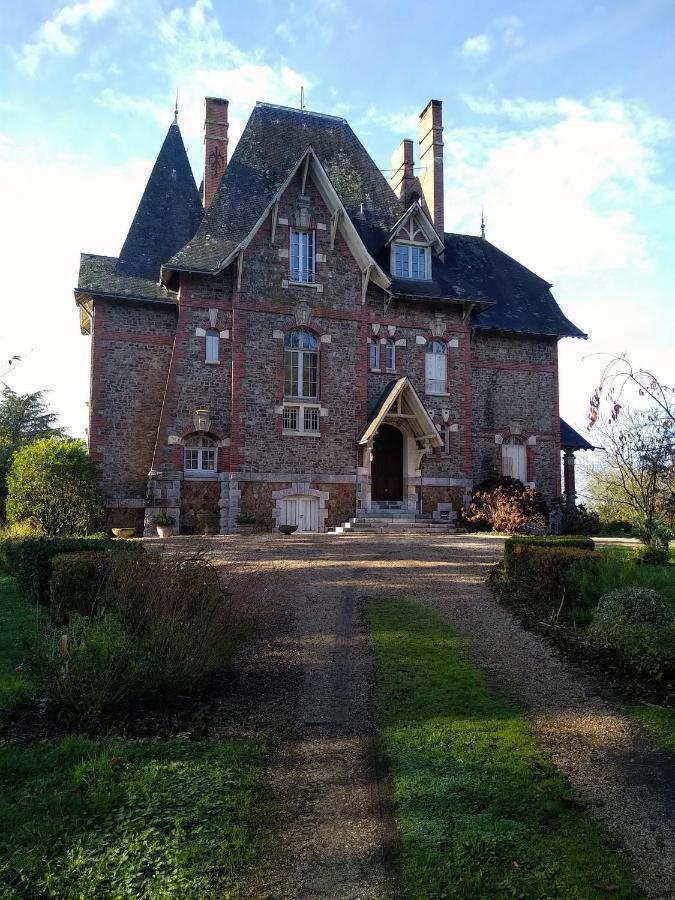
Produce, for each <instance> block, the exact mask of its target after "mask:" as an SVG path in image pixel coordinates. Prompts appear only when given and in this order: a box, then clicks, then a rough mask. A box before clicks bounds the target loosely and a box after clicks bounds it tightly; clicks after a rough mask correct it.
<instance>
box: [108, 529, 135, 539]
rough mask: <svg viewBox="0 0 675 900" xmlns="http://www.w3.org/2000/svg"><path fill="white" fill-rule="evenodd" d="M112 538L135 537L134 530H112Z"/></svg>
mask: <svg viewBox="0 0 675 900" xmlns="http://www.w3.org/2000/svg"><path fill="white" fill-rule="evenodd" d="M112 533H113V537H116V538H124V539H128V538H132V537H136V529H135V528H113V529H112Z"/></svg>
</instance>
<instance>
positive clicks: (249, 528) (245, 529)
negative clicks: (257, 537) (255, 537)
mask: <svg viewBox="0 0 675 900" xmlns="http://www.w3.org/2000/svg"><path fill="white" fill-rule="evenodd" d="M254 528H255V525H237V534H253V529H254Z"/></svg>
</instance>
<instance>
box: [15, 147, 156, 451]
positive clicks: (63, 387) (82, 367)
mask: <svg viewBox="0 0 675 900" xmlns="http://www.w3.org/2000/svg"><path fill="white" fill-rule="evenodd" d="M151 165H152V162H151V161H150V160H139V159H132V160H130V161H129V162H127V163H126V164H125V165H123V166H115V167H107V168H101V169H97V170H91V169H88V168H86V167H84V166H83V164H82V161H81V160H79V159H71V158H57V157H55V158H53V159H50V160H49V161H45V160H44V159H42V158H37V157H33V156H31V155H30V154H29V152H28V151H27V150H26V148H25V146H20V145H18V144H15V143H13V142H12V141H10V140H9V139H7V138H3V137H2V135H0V196H2V198H3V210H4V212H5V214H4V215H3V216H2V217H0V246H2V247H3V249H4V251H5V253H6V255H7V258H8V259H11V260H12V265H11V266H9V267H8V268H7V271H6V272H5V275H4V291H5V294H6V296H11V297H12V298H13V301H12V303H5V304H3V310H2V326H1V327H0V359H2V358H6V359H9V358H10V356H12V355H13V354H15V353H17V354H20V355H22V356H23V357H24V362H23V363H22V364H21V365H20V366H19V367H18V368H17V369H16V371H15V372H13V373H11V374H10V375H8V376H6V377H5V378H4V379H3V380H4V381H6V382H7V384H9V385H10V387H12V388H14V389H15V390H17V391H34V390H40V389H43V388H45V389H48V390H50V391H51V392H52V402H53V404H54V407H55V409H56V410H57V411H58V412H59V413H60V414H61V416H62V421H63V422H64V423H65V424H67V425H68V426H69V428H70V430H71V431H72V433H74V434H76V435H77V436H83V435H84V429H85V428H86V424H87V408H86V405H85V403H86V401H87V400H88V394H89V354H90V349H91V347H90V342H89V339H87V338H84V337H83V336H82V335H80V333H79V327H78V316H77V310H76V307H75V301H74V298H73V288H74V287H75V285H76V284H77V274H78V265H79V253H80V251H81V250H84V251H88V252H93V253H102V254H108V255H111V256H116V255H117V254H118V253H119V250H120V247H121V245H122V243H123V240H124V237H125V235H126V232H127V229H128V227H129V224H130V223H131V219H132V217H133V214H134V211H135V208H136V205H137V203H138V201H139V199H140V197H141V194H142V191H143V188H144V187H145V183H146V181H147V178H148V175H149V173H150V169H151ZM36 210H37V211H39V215H37V214H36ZM36 248H39V249H37V250H36Z"/></svg>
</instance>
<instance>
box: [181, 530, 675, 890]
mask: <svg viewBox="0 0 675 900" xmlns="http://www.w3.org/2000/svg"><path fill="white" fill-rule="evenodd" d="M183 540H186V541H190V540H191V539H181V538H178V539H176V540H175V543H176V546H178V545H179V544H180V542H182V541H183ZM208 547H209V550H210V551H211V552H212V553H213V554H214V559H215V560H220V561H222V562H226V561H228V560H232V561H236V562H237V563H238V564H241V565H245V566H249V565H250V566H255V567H256V568H259V567H262V569H263V570H264V571H265V572H266V576H267V577H266V581H267V584H268V590H267V591H266V597H265V599H264V600H263V601H262V604H261V607H260V609H259V610H258V617H257V618H258V623H259V625H258V628H257V629H256V631H255V633H254V634H253V635H252V637H251V639H250V641H248V642H247V643H246V644H245V645H244V646H242V648H241V650H240V652H239V654H238V657H237V660H236V663H235V667H236V670H237V676H238V690H237V691H236V693H235V694H233V696H232V697H231V698H229V699H228V700H227V701H226V703H225V704H224V706H223V709H222V716H221V721H222V734H223V735H241V734H247V733H250V734H256V733H260V732H261V731H265V732H266V733H267V734H269V736H270V738H271V740H272V743H273V746H274V747H275V752H274V754H273V763H272V767H271V771H270V779H269V798H268V799H269V806H268V808H269V810H270V813H271V811H272V810H273V811H274V815H275V817H276V821H275V823H274V824H275V826H277V827H276V828H275V833H276V835H277V840H278V842H279V845H278V846H275V847H274V848H270V851H271V852H270V853H269V856H268V865H267V870H266V871H265V872H264V873H263V875H262V876H261V880H260V882H258V883H256V884H255V885H252V886H251V896H255V897H270V898H272V897H274V898H314V897H330V898H395V897H400V896H402V892H401V887H400V881H399V878H398V871H397V864H396V833H395V828H394V825H393V819H392V814H391V804H390V801H389V797H388V793H387V787H388V785H387V781H386V778H384V777H383V775H382V773H381V771H380V767H379V765H378V762H377V755H376V753H375V750H374V743H373V738H374V722H375V714H376V710H375V700H374V689H373V673H372V667H371V660H370V656H369V653H368V647H367V639H366V635H365V633H364V629H363V625H362V617H361V612H362V603H363V599H364V598H365V597H369V596H389V597H411V598H414V599H417V600H419V601H420V602H423V603H425V604H427V605H428V606H430V607H432V608H434V609H435V610H437V611H438V612H439V613H441V614H442V615H443V616H444V617H445V618H446V619H447V620H448V621H449V622H450V623H451V624H452V626H453V627H454V628H456V629H457V630H458V631H460V632H462V633H463V634H465V635H467V636H469V637H470V638H472V641H473V650H472V657H473V660H474V662H475V663H476V664H477V665H479V666H480V668H481V669H483V671H485V672H486V674H487V675H488V678H489V679H490V681H491V682H492V683H493V684H494V686H495V687H497V688H499V690H500V691H502V692H504V693H506V694H507V695H508V696H510V697H511V698H512V699H513V700H514V701H515V702H517V703H518V704H519V705H521V706H522V707H523V708H525V710H526V711H527V712H528V714H529V716H530V719H531V722H532V724H533V726H534V728H535V729H536V731H537V732H538V734H539V736H540V739H541V741H542V743H543V745H544V746H545V748H546V749H547V751H548V752H549V754H550V756H551V758H552V759H553V761H554V762H555V763H556V765H557V766H558V767H559V768H560V769H561V770H562V772H563V773H564V774H565V775H566V777H567V778H568V779H569V781H570V782H571V784H572V787H573V791H574V794H575V796H576V798H577V799H578V800H579V801H580V802H581V803H582V804H583V805H584V806H586V807H587V808H588V809H589V811H590V812H591V814H592V815H594V816H595V817H596V818H597V819H599V820H600V821H602V822H604V823H605V824H607V825H608V826H609V827H610V828H612V830H613V831H614V833H615V835H616V836H617V838H618V843H619V844H620V845H622V846H624V847H625V848H626V849H627V850H628V851H629V852H630V853H632V855H633V858H634V861H635V869H636V873H637V876H638V878H639V879H640V881H641V883H642V885H643V887H644V889H645V891H646V893H647V895H648V896H650V897H654V898H657V897H658V898H671V897H673V896H675V891H673V874H674V865H673V848H674V847H675V829H674V822H673V812H674V810H675V771H674V767H673V763H672V759H671V758H670V757H668V756H667V755H665V754H662V753H659V752H658V751H656V750H654V749H653V748H652V747H651V746H650V745H649V743H648V742H647V741H645V740H644V738H643V735H642V732H641V730H640V728H639V726H638V725H636V724H635V723H634V722H633V721H632V720H631V719H629V718H627V717H626V716H625V715H623V714H622V713H621V711H620V708H619V707H618V706H617V705H616V704H614V703H613V702H612V700H611V698H607V697H605V696H603V694H602V691H601V690H600V689H599V687H598V686H596V685H593V684H591V683H589V682H588V681H586V680H585V679H584V677H583V676H582V675H581V674H580V673H578V672H576V671H573V670H572V669H571V668H570V666H569V665H568V664H566V663H565V662H564V661H563V660H562V658H561V657H559V656H558V655H557V653H556V652H555V651H554V650H553V649H551V648H549V647H547V646H546V645H544V644H543V643H542V642H541V641H540V640H539V639H538V638H537V637H536V636H535V635H533V634H531V633H529V632H527V631H525V630H524V629H523V628H522V627H521V626H520V625H519V624H518V623H517V622H516V621H515V620H514V619H513V618H512V617H511V615H510V614H509V612H508V611H507V610H506V609H504V608H503V607H501V606H499V604H497V603H495V602H494V600H493V599H492V597H491V595H490V593H489V592H488V590H487V588H486V587H485V584H484V581H485V577H486V575H487V573H488V571H489V568H490V566H491V565H492V564H493V563H494V562H495V560H496V559H498V557H499V555H500V553H501V548H502V541H501V540H500V539H495V538H491V537H474V536H465V535H461V536H460V535H456V536H455V535H433V536H424V537H416V536H396V537H390V536H382V535H377V536H375V535H373V536H371V535H342V536H329V535H305V536H293V537H291V538H289V539H287V538H283V537H281V536H278V535H265V536H261V537H256V538H240V537H231V538H227V537H225V538H213V539H210V540H209V541H208Z"/></svg>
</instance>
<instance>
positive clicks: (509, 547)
mask: <svg viewBox="0 0 675 900" xmlns="http://www.w3.org/2000/svg"><path fill="white" fill-rule="evenodd" d="M516 547H524V548H526V549H525V552H526V551H527V548H535V549H540V548H542V547H543V548H549V549H558V550H559V549H575V550H594V549H595V544H594V543H593V541H592V539H591V538H590V537H586V536H585V535H575V536H566V535H565V536H562V537H559V536H557V535H517V536H515V537H510V538H507V539H506V541H505V542H504V565H505V568H506V571H507V572H510V564H511V560H512V556H513V552H514V549H515V548H516ZM518 552H521V551H518Z"/></svg>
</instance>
